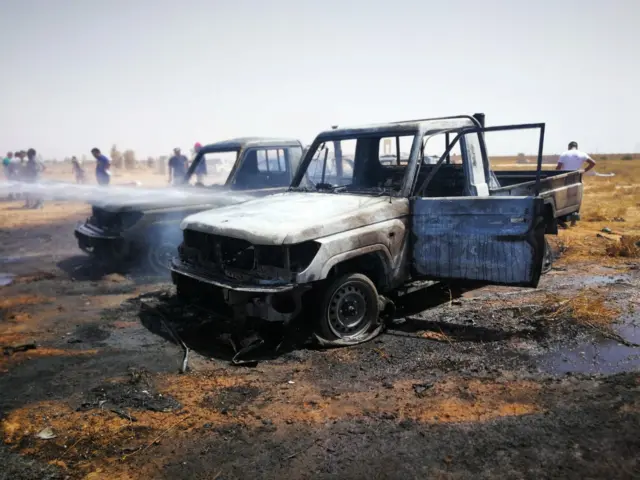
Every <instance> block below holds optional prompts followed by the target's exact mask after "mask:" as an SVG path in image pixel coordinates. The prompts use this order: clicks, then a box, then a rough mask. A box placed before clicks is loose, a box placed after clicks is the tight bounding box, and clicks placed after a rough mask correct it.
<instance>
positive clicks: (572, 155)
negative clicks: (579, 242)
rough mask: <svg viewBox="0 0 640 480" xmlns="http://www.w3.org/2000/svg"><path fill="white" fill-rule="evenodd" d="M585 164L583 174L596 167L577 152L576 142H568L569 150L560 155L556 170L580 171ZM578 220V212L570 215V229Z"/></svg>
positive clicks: (559, 223) (581, 153)
mask: <svg viewBox="0 0 640 480" xmlns="http://www.w3.org/2000/svg"><path fill="white" fill-rule="evenodd" d="M585 162H586V164H587V167H586V168H585V169H584V173H587V172H588V171H589V170H592V169H593V167H595V166H596V162H595V160H593V159H592V158H591V157H590V156H589V155H587V154H586V153H584V152H581V151H580V150H578V142H569V149H568V150H567V151H566V152H563V153H562V154H561V155H560V158H559V159H558V165H557V166H556V170H582V168H583V167H584V164H585ZM578 218H579V213H578V212H575V213H572V214H571V216H570V219H571V226H572V227H573V226H575V224H576V221H577V219H578ZM558 225H559V226H560V227H562V228H567V224H566V223H565V222H563V221H558Z"/></svg>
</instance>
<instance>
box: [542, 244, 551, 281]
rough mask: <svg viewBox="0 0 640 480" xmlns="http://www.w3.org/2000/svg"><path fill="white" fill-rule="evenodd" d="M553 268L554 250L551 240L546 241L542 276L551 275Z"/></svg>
mask: <svg viewBox="0 0 640 480" xmlns="http://www.w3.org/2000/svg"><path fill="white" fill-rule="evenodd" d="M551 268H553V249H552V248H551V244H550V243H549V240H547V239H546V237H545V239H544V257H543V259H542V274H543V275H544V274H545V273H549V272H550V271H551Z"/></svg>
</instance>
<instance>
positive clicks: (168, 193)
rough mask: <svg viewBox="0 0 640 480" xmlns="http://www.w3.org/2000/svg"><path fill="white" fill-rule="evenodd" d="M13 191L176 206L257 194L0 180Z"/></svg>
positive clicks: (6, 191) (1, 191) (2, 189)
mask: <svg viewBox="0 0 640 480" xmlns="http://www.w3.org/2000/svg"><path fill="white" fill-rule="evenodd" d="M11 194H14V195H15V194H22V195H28V196H31V197H34V198H40V199H42V200H45V201H73V202H86V203H91V204H102V203H109V204H111V205H120V206H127V205H134V204H136V203H139V202H141V201H143V202H144V203H153V202H158V203H166V202H171V203H175V205H176V206H179V205H180V204H182V203H184V204H185V205H189V204H192V205H193V204H197V203H200V202H202V203H209V202H210V201H212V200H214V201H215V203H216V204H218V203H219V204H220V206H222V205H225V204H230V203H240V202H243V201H247V200H250V199H252V198H254V197H252V196H251V195H247V194H237V193H231V192H229V191H226V190H217V189H211V188H206V187H188V186H185V187H182V188H180V187H178V188H176V187H174V188H140V187H134V186H119V185H109V186H99V185H81V184H80V185H79V184H75V183H66V182H39V183H26V182H0V198H7V197H9V196H10V195H11Z"/></svg>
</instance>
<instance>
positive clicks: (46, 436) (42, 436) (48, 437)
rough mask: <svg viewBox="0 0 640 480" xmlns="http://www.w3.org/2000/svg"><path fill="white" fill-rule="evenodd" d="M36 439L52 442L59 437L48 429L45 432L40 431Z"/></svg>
mask: <svg viewBox="0 0 640 480" xmlns="http://www.w3.org/2000/svg"><path fill="white" fill-rule="evenodd" d="M36 437H38V438H39V439H41V440H51V439H52V438H56V437H57V435H56V434H55V433H53V430H52V429H51V428H49V427H47V428H45V429H44V430H40V432H38V433H37V434H36Z"/></svg>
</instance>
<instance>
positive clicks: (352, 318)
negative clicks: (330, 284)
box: [327, 282, 369, 338]
mask: <svg viewBox="0 0 640 480" xmlns="http://www.w3.org/2000/svg"><path fill="white" fill-rule="evenodd" d="M327 319H328V321H329V328H330V329H331V332H332V333H333V334H334V335H335V336H336V337H338V338H349V337H354V336H357V335H359V334H361V333H363V332H364V331H366V330H367V328H368V327H369V324H368V323H369V322H368V321H367V294H366V292H365V289H364V288H363V287H362V285H360V284H359V283H356V282H348V283H345V284H343V285H341V286H340V288H338V289H337V290H336V291H335V292H333V294H332V295H331V299H330V300H329V309H328V312H327Z"/></svg>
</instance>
